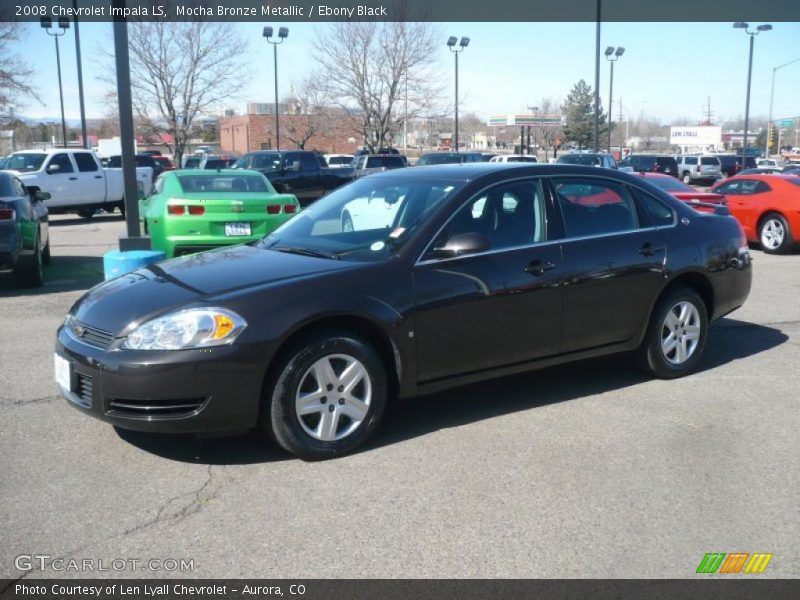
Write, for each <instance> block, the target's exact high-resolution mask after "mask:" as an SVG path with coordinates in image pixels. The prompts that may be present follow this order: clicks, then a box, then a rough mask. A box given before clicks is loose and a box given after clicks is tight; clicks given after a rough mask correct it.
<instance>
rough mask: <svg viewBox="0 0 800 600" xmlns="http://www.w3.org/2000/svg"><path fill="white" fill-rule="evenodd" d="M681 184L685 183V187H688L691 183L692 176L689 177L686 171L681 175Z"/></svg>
mask: <svg viewBox="0 0 800 600" xmlns="http://www.w3.org/2000/svg"><path fill="white" fill-rule="evenodd" d="M683 183H685V184H686V185H689V184H690V183H692V176H691V175H689V172H688V171H686V172H685V173H684V174H683Z"/></svg>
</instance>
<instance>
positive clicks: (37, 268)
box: [14, 234, 44, 287]
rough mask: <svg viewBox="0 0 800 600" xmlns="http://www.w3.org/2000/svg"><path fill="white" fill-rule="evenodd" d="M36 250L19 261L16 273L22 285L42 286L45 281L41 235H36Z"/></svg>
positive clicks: (18, 281)
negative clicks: (40, 245)
mask: <svg viewBox="0 0 800 600" xmlns="http://www.w3.org/2000/svg"><path fill="white" fill-rule="evenodd" d="M35 243H36V246H35V248H36V250H35V251H34V253H33V255H31V256H26V257H25V258H23V259H21V260H20V261H19V263H17V268H16V270H15V271H14V275H15V276H16V278H17V283H18V284H19V285H20V286H22V287H40V286H41V285H42V284H43V283H44V274H43V273H42V249H41V248H40V247H39V236H38V234H37V236H36V242H35Z"/></svg>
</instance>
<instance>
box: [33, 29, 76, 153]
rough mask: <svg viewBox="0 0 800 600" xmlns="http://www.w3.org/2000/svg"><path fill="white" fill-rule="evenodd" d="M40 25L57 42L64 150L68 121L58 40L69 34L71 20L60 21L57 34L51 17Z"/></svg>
mask: <svg viewBox="0 0 800 600" xmlns="http://www.w3.org/2000/svg"><path fill="white" fill-rule="evenodd" d="M40 23H41V26H42V29H44V30H45V32H46V33H47V35H50V36H52V37H53V38H54V39H55V41H56V65H57V67H58V96H59V99H60V100H61V136H62V143H63V145H64V148H66V147H67V119H66V117H65V116H64V86H63V85H62V84H61V51H60V50H59V48H58V38H60V37H61V36H62V35H64V34H65V33H67V29H69V19H67V18H66V17H61V18H59V19H58V28H59V31H58V32H57V33H53V32H51V31H50V30H51V29H53V19H51V18H50V17H42V18H41V20H40Z"/></svg>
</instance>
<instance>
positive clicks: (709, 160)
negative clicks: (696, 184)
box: [700, 156, 719, 166]
mask: <svg viewBox="0 0 800 600" xmlns="http://www.w3.org/2000/svg"><path fill="white" fill-rule="evenodd" d="M700 164H701V165H707V166H711V165H714V166H719V159H718V158H715V157H713V156H704V157H702V158H701V159H700Z"/></svg>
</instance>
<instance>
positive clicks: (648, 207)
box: [636, 188, 675, 227]
mask: <svg viewBox="0 0 800 600" xmlns="http://www.w3.org/2000/svg"><path fill="white" fill-rule="evenodd" d="M636 197H637V200H638V201H639V205H640V206H641V208H642V210H643V211H644V213H645V214H646V215H647V218H649V219H650V222H651V223H652V224H653V225H654V226H656V227H668V226H670V225H674V224H675V212H674V211H673V210H672V208H671V207H670V206H669V205H667V203H666V202H663V201H661V200H659V199H658V198H656V197H655V196H653V195H652V194H649V193H647V192H645V191H643V190H640V189H638V188H637V189H636Z"/></svg>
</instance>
